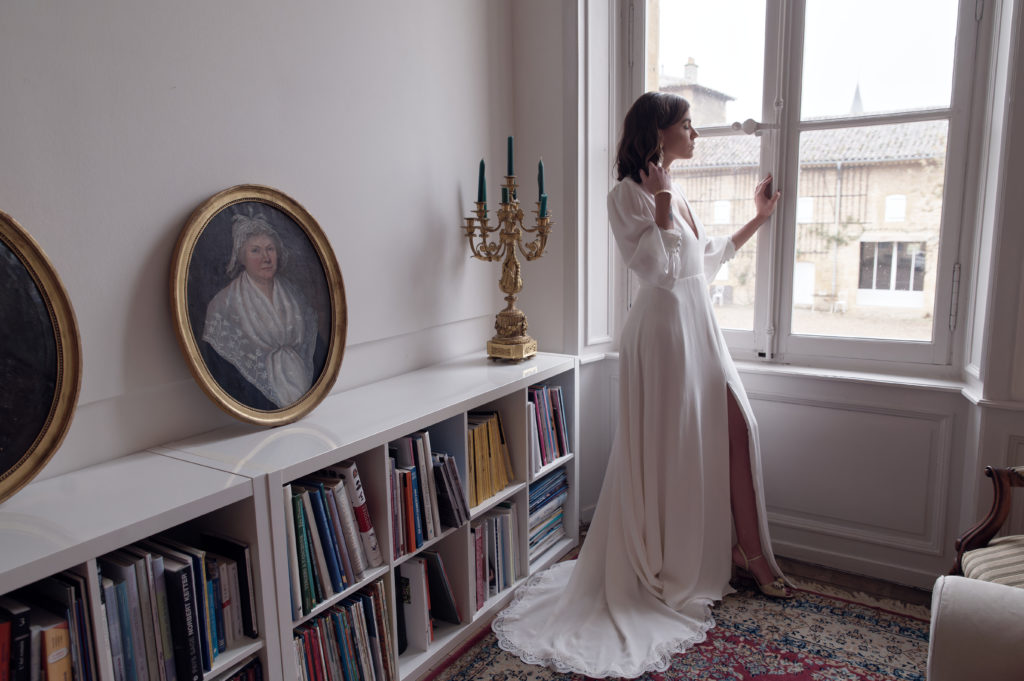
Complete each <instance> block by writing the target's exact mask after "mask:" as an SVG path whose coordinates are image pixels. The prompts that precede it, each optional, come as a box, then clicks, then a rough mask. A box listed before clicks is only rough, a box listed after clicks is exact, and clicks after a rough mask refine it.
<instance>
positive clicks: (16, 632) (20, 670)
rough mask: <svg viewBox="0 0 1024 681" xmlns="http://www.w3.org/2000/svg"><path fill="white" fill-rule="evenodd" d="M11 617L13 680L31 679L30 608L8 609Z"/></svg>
mask: <svg viewBox="0 0 1024 681" xmlns="http://www.w3.org/2000/svg"><path fill="white" fill-rule="evenodd" d="M7 614H8V616H9V617H10V619H11V645H10V667H9V669H10V673H11V681H29V673H30V664H31V661H30V659H29V650H30V646H29V637H30V631H31V630H30V626H29V610H28V608H22V607H18V608H16V609H14V608H12V609H10V610H8V611H7Z"/></svg>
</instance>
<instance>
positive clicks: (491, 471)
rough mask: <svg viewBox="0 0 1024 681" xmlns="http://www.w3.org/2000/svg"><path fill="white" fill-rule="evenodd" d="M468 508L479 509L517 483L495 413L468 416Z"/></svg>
mask: <svg viewBox="0 0 1024 681" xmlns="http://www.w3.org/2000/svg"><path fill="white" fill-rule="evenodd" d="M466 462H467V468H468V477H469V480H468V483H469V484H468V486H469V505H470V506H477V505H479V504H481V503H483V502H484V501H486V500H487V499H489V498H491V497H492V496H494V495H495V494H497V493H498V492H500V491H501V490H503V489H505V487H507V486H508V484H509V483H510V482H512V481H513V480H514V479H515V473H514V472H513V471H512V459H511V458H510V456H509V448H508V441H507V440H506V439H505V430H504V428H502V425H501V416H500V415H499V414H498V412H496V411H471V412H469V452H468V455H467V457H466Z"/></svg>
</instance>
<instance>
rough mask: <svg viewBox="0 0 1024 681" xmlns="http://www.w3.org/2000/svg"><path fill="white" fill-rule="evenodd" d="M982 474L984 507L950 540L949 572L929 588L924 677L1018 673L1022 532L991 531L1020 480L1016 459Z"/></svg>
mask: <svg viewBox="0 0 1024 681" xmlns="http://www.w3.org/2000/svg"><path fill="white" fill-rule="evenodd" d="M985 475H987V476H988V477H990V478H992V485H993V488H994V489H993V492H994V495H993V499H992V508H991V509H990V510H989V512H988V515H987V516H986V517H985V519H984V520H982V521H981V522H980V523H978V524H977V525H975V526H974V527H972V528H971V529H969V530H968V531H967V532H965V533H964V534H963V535H961V537H960V538H959V539H957V540H956V562H955V564H954V565H953V569H952V571H951V572H952V575H950V576H944V577H939V578H938V580H936V582H935V586H934V588H933V589H932V609H931V636H930V638H929V641H928V681H975V680H976V679H977V680H979V681H980V680H982V679H983V680H984V681H1020V679H1024V588H1020V587H1024V535H1015V536H1008V537H999V538H995V535H996V533H997V532H999V529H1000V528H1001V527H1002V525H1003V523H1004V522H1005V521H1006V517H1007V516H1008V515H1009V513H1010V497H1011V493H1012V492H1013V488H1014V487H1024V466H1017V467H1016V468H993V467H992V466H989V467H988V468H986V469H985ZM1020 496H1021V499H1020V501H1021V502H1024V492H1021V493H1020ZM959 575H963V576H959Z"/></svg>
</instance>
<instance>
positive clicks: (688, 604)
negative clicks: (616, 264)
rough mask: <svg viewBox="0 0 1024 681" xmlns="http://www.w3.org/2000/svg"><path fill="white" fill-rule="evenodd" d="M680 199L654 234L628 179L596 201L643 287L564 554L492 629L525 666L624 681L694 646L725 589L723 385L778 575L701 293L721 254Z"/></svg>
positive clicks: (724, 354)
mask: <svg viewBox="0 0 1024 681" xmlns="http://www.w3.org/2000/svg"><path fill="white" fill-rule="evenodd" d="M685 202H686V199H685V197H684V196H683V194H682V192H681V191H680V189H679V188H678V187H675V188H673V197H672V215H673V221H674V225H675V227H674V228H673V229H671V230H661V229H659V228H658V226H657V225H656V224H655V222H654V198H653V197H652V196H651V195H650V194H648V193H647V192H646V191H645V190H644V189H643V188H642V187H641V186H640V185H638V184H636V183H635V182H633V181H632V180H630V179H628V178H627V179H625V180H623V181H621V182H620V183H619V184H618V185H617V186H616V187H615V188H614V189H613V190H612V192H611V193H610V194H609V196H608V209H609V219H610V221H611V225H612V230H613V233H614V235H615V240H616V242H617V244H618V247H619V251H620V253H621V254H622V256H623V258H624V259H625V261H626V264H627V265H628V266H629V268H630V269H631V270H632V271H633V272H635V273H636V275H638V277H639V279H640V281H641V282H642V288H641V289H640V290H639V291H638V294H637V296H636V300H635V302H634V303H633V307H632V308H631V309H630V311H629V315H628V317H627V320H626V323H625V325H624V328H623V330H622V339H621V342H620V369H619V372H620V391H619V423H618V429H617V432H616V435H615V440H614V444H613V446H612V452H611V456H610V458H609V462H608V468H607V470H606V472H605V477H604V484H603V485H602V488H601V496H600V500H599V501H598V505H597V509H596V511H595V514H594V519H593V522H592V523H591V526H590V530H589V532H588V534H587V537H586V540H585V542H584V544H583V547H582V549H581V551H580V555H579V558H578V559H577V560H576V561H566V562H563V563H558V564H556V565H554V566H553V567H551V568H550V569H548V570H545V571H543V572H541V573H539V574H537V575H534V576H533V577H531V578H530V579H529V580H528V581H527V583H526V584H525V585H524V586H522V587H521V588H520V589H519V591H518V592H517V593H516V595H515V598H514V600H513V602H512V604H511V605H510V606H509V607H508V608H507V609H505V610H504V611H503V612H501V613H500V614H499V615H498V616H497V618H496V619H495V621H494V623H493V625H492V628H493V630H494V632H495V634H496V635H497V637H498V642H499V645H500V646H501V647H502V648H503V649H505V650H507V651H509V652H511V653H514V654H516V655H518V656H519V657H520V658H522V659H523V660H524V661H525V662H528V663H531V664H540V665H546V666H550V667H552V668H554V669H556V670H558V671H560V672H575V673H578V674H584V675H586V676H591V677H607V676H616V677H635V676H639V675H641V674H644V673H646V672H651V671H664V670H666V669H667V668H668V665H669V663H670V660H671V657H672V655H673V654H675V653H679V652H682V651H685V650H686V649H688V648H690V647H691V646H693V645H694V644H697V643H700V642H701V641H703V640H704V639H705V636H706V632H707V630H708V629H710V628H712V627H713V626H714V624H715V622H714V619H713V617H712V614H711V606H712V605H713V604H714V602H715V601H718V600H721V598H722V597H723V596H724V595H726V594H727V593H730V592H731V591H732V589H731V588H730V586H729V577H730V572H731V545H732V541H733V540H732V514H731V510H730V505H729V436H728V415H727V414H728V412H727V402H726V400H727V392H726V391H727V390H731V391H732V393H733V394H734V395H735V397H736V401H737V402H738V404H739V405H740V407H741V408H742V410H743V413H744V415H745V417H746V420H747V425H748V432H749V435H750V465H751V468H752V473H753V479H754V488H755V496H756V497H757V506H758V517H759V527H760V534H761V546H762V547H763V550H764V556H765V558H766V559H767V560H768V562H769V564H770V565H771V567H772V571H773V572H774V573H775V574H777V575H778V574H781V572H780V571H779V569H778V566H777V565H776V563H775V559H774V556H773V554H772V551H771V544H770V541H769V538H768V528H767V523H766V519H765V511H764V493H763V488H762V485H761V465H760V457H759V452H758V438H757V426H756V423H755V421H754V418H753V414H752V412H751V409H750V403H749V402H748V400H747V396H746V393H745V392H744V390H743V386H742V384H741V383H740V378H739V374H738V373H737V372H736V367H735V366H734V364H733V362H732V359H731V358H730V356H729V351H728V349H727V348H726V344H725V339H724V338H723V336H722V332H721V330H720V329H719V328H718V323H717V322H716V321H715V316H714V312H713V310H712V306H711V299H710V296H709V295H708V290H707V287H708V282H709V281H710V280H711V279H713V278H714V276H715V273H716V272H717V271H718V269H719V267H720V266H721V265H722V263H724V262H725V261H727V260H728V259H729V258H731V257H732V256H733V254H734V252H735V249H734V247H733V244H732V241H731V240H730V239H729V238H728V237H715V238H710V239H709V238H708V237H707V235H706V234H705V233H704V229H703V226H702V225H701V224H700V223H699V222H697V230H698V233H699V235H700V236H699V238H698V237H697V236H695V234H694V232H693V230H692V229H690V227H689V225H687V224H686V223H685V222H684V221H683V220H682V219H681V217H680V216H681V214H682V211H683V210H684V209H685V207H686V206H687V204H686V203H685ZM691 214H692V212H691ZM694 220H695V221H696V217H694ZM584 464H585V462H584Z"/></svg>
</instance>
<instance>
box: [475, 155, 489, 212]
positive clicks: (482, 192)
mask: <svg viewBox="0 0 1024 681" xmlns="http://www.w3.org/2000/svg"><path fill="white" fill-rule="evenodd" d="M476 200H477V203H484V202H485V201H487V183H486V182H485V181H484V160H483V159H480V177H479V178H477V181H476Z"/></svg>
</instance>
